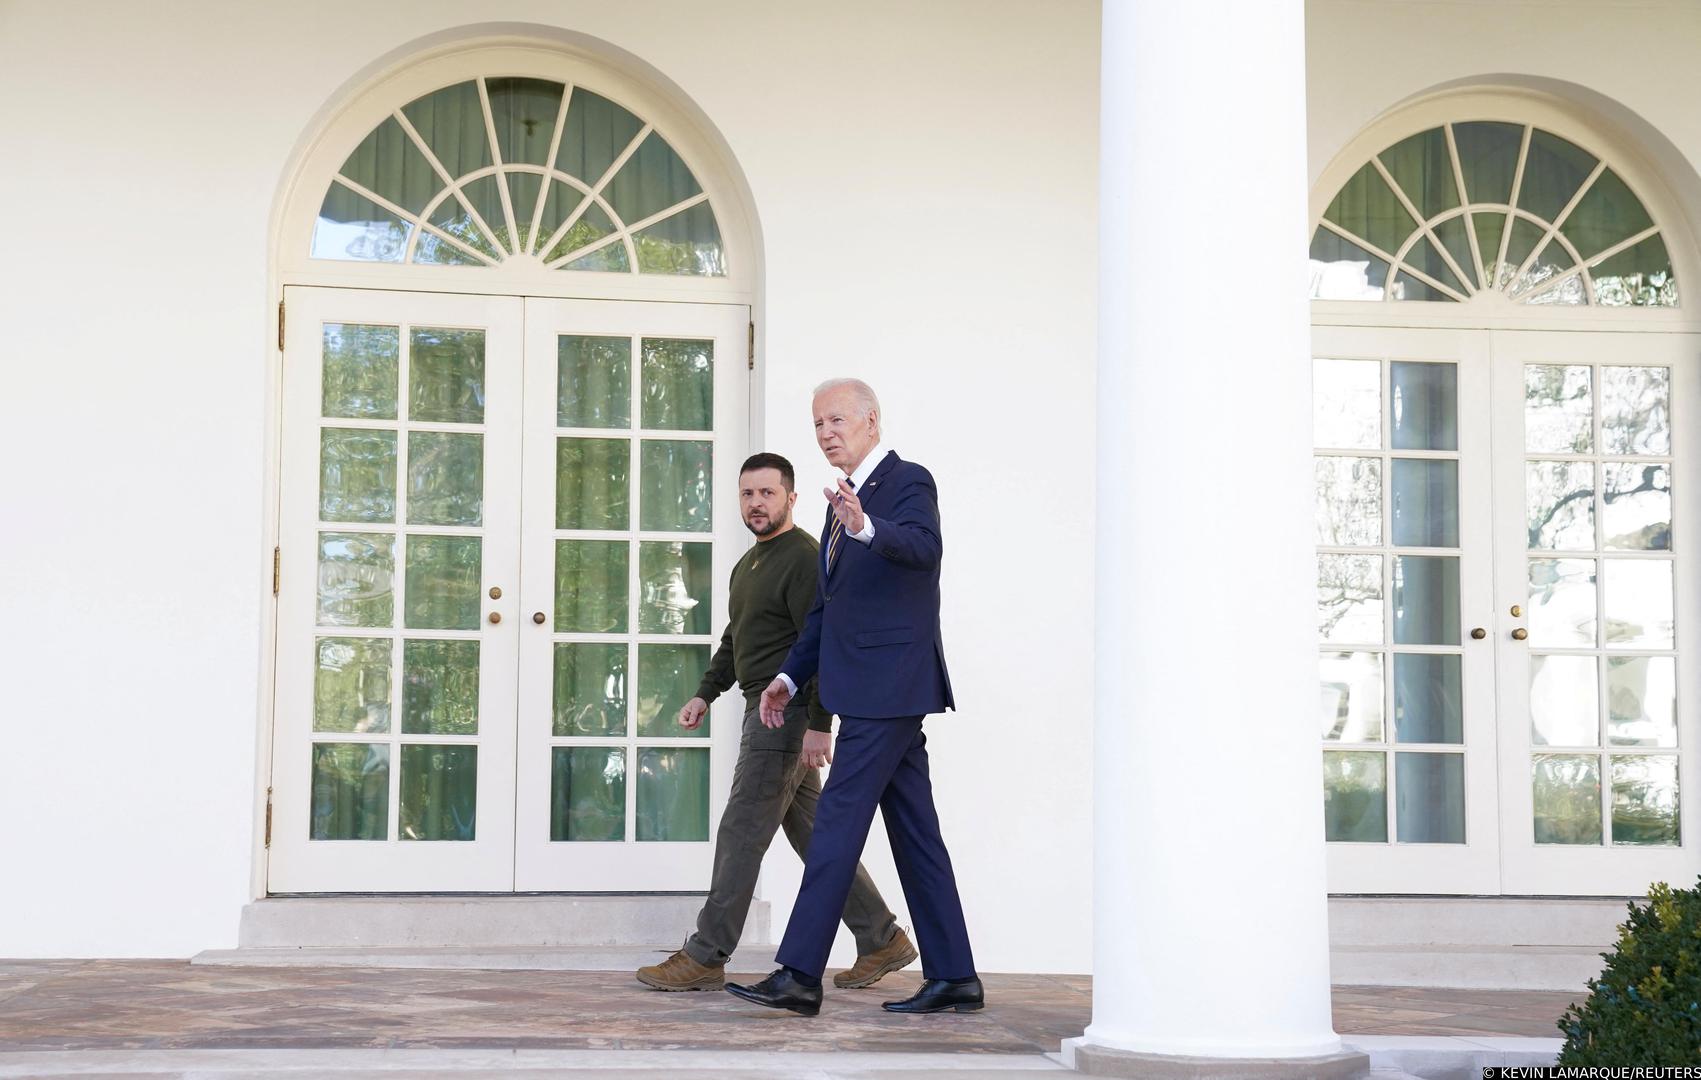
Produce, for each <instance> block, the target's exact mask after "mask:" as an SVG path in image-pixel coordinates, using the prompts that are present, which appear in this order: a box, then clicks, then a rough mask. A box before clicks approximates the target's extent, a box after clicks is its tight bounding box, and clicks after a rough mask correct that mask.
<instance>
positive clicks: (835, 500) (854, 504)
mask: <svg viewBox="0 0 1701 1080" xmlns="http://www.w3.org/2000/svg"><path fill="white" fill-rule="evenodd" d="M821 494H823V495H825V496H827V505H829V506H831V507H832V508H833V516H835V517H837V518H838V519H839V524H840V525H843V526H844V527H845V532H847V533H850V534H851V535H852V536H855V535H856V534H857V533H859V532H861V531H862V525H863V517H862V500H861V499H859V498H857V497H856V493H855V492H854V491H852V490H851V486H850V481H849V480H847V479H846V478H845V477H842V476H841V477H839V485H838V487H837V488H836V489H835V488H822V489H821Z"/></svg>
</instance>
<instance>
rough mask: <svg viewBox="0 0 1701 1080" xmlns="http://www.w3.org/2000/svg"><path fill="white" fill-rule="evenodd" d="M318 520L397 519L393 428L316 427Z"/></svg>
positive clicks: (394, 436)
mask: <svg viewBox="0 0 1701 1080" xmlns="http://www.w3.org/2000/svg"><path fill="white" fill-rule="evenodd" d="M319 520H320V521H394V520H396V433H395V432H393V431H363V430H359V429H355V428H325V429H323V430H321V431H320V432H319Z"/></svg>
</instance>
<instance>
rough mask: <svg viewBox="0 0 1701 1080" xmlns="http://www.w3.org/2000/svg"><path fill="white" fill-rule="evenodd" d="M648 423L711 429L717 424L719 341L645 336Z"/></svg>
mask: <svg viewBox="0 0 1701 1080" xmlns="http://www.w3.org/2000/svg"><path fill="white" fill-rule="evenodd" d="M643 340H644V426H645V427H646V428H655V429H664V430H683V431H711V430H713V429H714V426H715V343H714V342H712V341H682V340H676V339H672V338H644V339H643Z"/></svg>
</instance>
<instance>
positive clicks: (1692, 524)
mask: <svg viewBox="0 0 1701 1080" xmlns="http://www.w3.org/2000/svg"><path fill="white" fill-rule="evenodd" d="M1698 342H1701V338H1697V337H1696V336H1694V335H1685V334H1638V335H1626V334H1611V333H1538V332H1501V333H1496V334H1495V335H1494V368H1495V370H1494V381H1495V390H1494V401H1495V417H1494V432H1495V435H1494V441H1495V470H1496V472H1495V489H1496V491H1497V492H1502V493H1504V495H1503V496H1502V497H1500V498H1498V499H1497V501H1496V506H1495V513H1496V518H1497V520H1496V526H1495V540H1496V547H1495V560H1496V573H1495V578H1496V582H1497V584H1498V588H1497V590H1496V593H1497V597H1498V600H1497V603H1496V607H1495V620H1494V623H1493V630H1494V636H1495V640H1496V643H1497V644H1496V652H1497V654H1498V658H1499V679H1498V687H1499V694H1498V704H1499V710H1500V715H1501V717H1502V724H1501V784H1500V791H1501V800H1502V810H1501V818H1502V826H1501V846H1502V851H1503V866H1504V870H1503V888H1504V890H1505V891H1506V892H1511V893H1535V894H1545V893H1574V894H1590V893H1594V894H1604V895H1639V894H1641V893H1643V892H1644V891H1645V890H1646V889H1647V887H1648V885H1649V884H1650V883H1651V882H1655V881H1667V882H1671V883H1673V884H1680V883H1688V882H1689V881H1691V880H1692V879H1693V878H1694V877H1695V875H1696V872H1697V871H1698V870H1701V859H1698V858H1697V850H1698V849H1697V844H1696V841H1697V839H1698V836H1697V832H1696V830H1697V827H1698V826H1701V817H1698V816H1697V813H1698V807H1697V796H1698V792H1701V788H1697V786H1696V778H1697V766H1698V764H1701V757H1698V755H1697V747H1696V743H1697V739H1696V737H1695V735H1694V732H1695V708H1696V702H1697V701H1701V680H1698V677H1697V671H1696V664H1695V661H1694V656H1695V653H1694V651H1693V644H1692V642H1693V638H1694V635H1695V632H1696V628H1697V627H1698V626H1701V622H1698V621H1697V620H1698V618H1701V610H1698V604H1701V592H1698V590H1697V574H1696V570H1697V566H1696V553H1697V544H1696V537H1697V536H1698V535H1701V500H1698V499H1697V498H1696V495H1695V484H1696V483H1697V482H1698V481H1701V468H1697V462H1698V460H1701V431H1697V430H1696V416H1695V413H1696V410H1697V409H1698V408H1701V378H1698V372H1697V361H1698V360H1701V344H1698Z"/></svg>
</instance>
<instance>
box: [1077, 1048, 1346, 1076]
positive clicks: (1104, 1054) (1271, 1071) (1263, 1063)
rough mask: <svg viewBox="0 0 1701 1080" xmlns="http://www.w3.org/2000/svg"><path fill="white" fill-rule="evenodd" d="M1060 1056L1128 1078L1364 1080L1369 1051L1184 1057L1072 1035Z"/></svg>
mask: <svg viewBox="0 0 1701 1080" xmlns="http://www.w3.org/2000/svg"><path fill="white" fill-rule="evenodd" d="M1070 1044H1073V1045H1070ZM1064 1060H1065V1061H1066V1062H1068V1063H1069V1064H1071V1065H1073V1067H1074V1068H1075V1071H1076V1072H1082V1073H1086V1074H1087V1075H1089V1076H1114V1077H1125V1078H1127V1080H1364V1078H1365V1077H1368V1076H1369V1075H1370V1055H1368V1054H1361V1053H1359V1052H1358V1051H1356V1050H1342V1051H1339V1052H1338V1053H1333V1054H1322V1055H1319V1056H1317V1057H1297V1058H1211V1057H1191V1056H1188V1057H1182V1056H1180V1055H1177V1054H1142V1053H1139V1052H1137V1051H1134V1050H1113V1049H1111V1048H1109V1047H1106V1046H1093V1045H1092V1044H1090V1043H1088V1042H1087V1041H1086V1040H1085V1039H1071V1040H1069V1042H1068V1043H1066V1044H1065V1047H1064Z"/></svg>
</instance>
